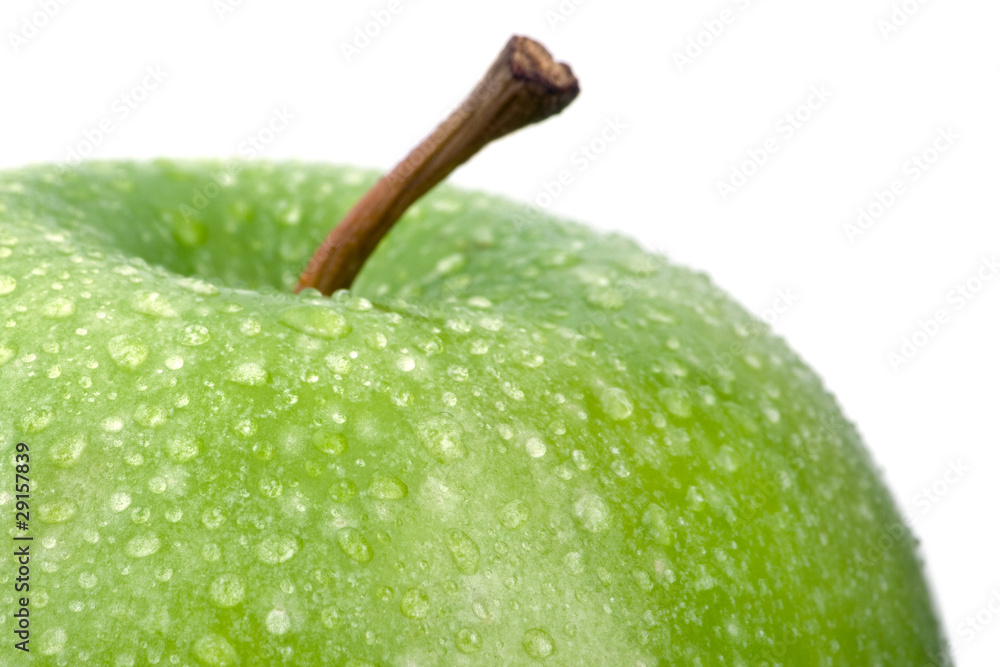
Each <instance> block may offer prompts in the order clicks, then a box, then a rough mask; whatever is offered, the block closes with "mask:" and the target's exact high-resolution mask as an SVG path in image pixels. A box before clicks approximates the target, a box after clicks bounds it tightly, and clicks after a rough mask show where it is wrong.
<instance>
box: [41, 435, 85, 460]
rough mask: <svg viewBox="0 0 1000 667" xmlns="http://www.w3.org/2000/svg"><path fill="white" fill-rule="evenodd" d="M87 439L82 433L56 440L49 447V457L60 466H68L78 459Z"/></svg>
mask: <svg viewBox="0 0 1000 667" xmlns="http://www.w3.org/2000/svg"><path fill="white" fill-rule="evenodd" d="M86 447H87V440H86V438H84V436H82V435H71V436H67V437H65V438H63V439H61V440H58V441H57V442H56V443H55V444H53V445H52V447H51V449H49V458H50V459H51V460H52V462H53V463H54V464H55V465H56V466H58V467H60V468H68V467H69V466H71V465H73V464H74V463H76V462H77V460H79V458H80V455H81V454H83V450H84V449H86Z"/></svg>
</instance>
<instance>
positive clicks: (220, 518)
mask: <svg viewBox="0 0 1000 667" xmlns="http://www.w3.org/2000/svg"><path fill="white" fill-rule="evenodd" d="M225 522H226V515H225V514H224V513H223V512H222V510H220V509H219V508H218V507H215V508H212V509H207V510H205V511H204V512H202V515H201V523H202V525H204V526H205V527H206V528H208V529H209V530H215V529H216V528H218V527H219V526H221V525H222V524H223V523H225Z"/></svg>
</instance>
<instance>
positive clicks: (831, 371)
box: [0, 0, 1000, 665]
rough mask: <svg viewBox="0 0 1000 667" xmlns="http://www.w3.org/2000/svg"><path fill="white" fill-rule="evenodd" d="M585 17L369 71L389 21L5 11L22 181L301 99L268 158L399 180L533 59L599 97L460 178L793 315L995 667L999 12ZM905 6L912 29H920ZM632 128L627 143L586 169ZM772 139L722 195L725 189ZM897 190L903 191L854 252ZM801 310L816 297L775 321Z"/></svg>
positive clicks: (256, 120) (413, 6) (382, 49)
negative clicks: (90, 140)
mask: <svg viewBox="0 0 1000 667" xmlns="http://www.w3.org/2000/svg"><path fill="white" fill-rule="evenodd" d="M576 1H577V3H578V4H574V2H573V0H565V1H564V2H562V3H560V0H551V1H550V2H545V1H544V0H542V1H539V0H535V1H534V2H528V1H527V0H504V2H490V3H486V2H469V1H468V0H464V1H459V0H398V4H397V3H394V4H393V6H394V7H396V8H397V9H398V11H397V13H395V14H394V15H390V16H391V21H389V22H388V25H386V26H384V27H379V28H378V30H377V31H376V30H374V29H372V32H378V34H377V35H376V36H375V37H373V38H371V39H370V40H369V43H368V44H367V45H364V43H363V42H359V44H360V45H361V46H363V48H359V49H358V52H357V53H353V54H351V55H350V56H348V55H347V54H345V50H344V45H345V44H352V42H354V40H355V39H356V37H357V33H356V30H357V29H358V28H361V29H363V28H364V27H365V25H366V23H368V22H369V21H370V20H371V18H372V14H371V12H373V11H376V12H378V11H383V20H384V18H385V16H386V14H385V12H384V10H387V9H388V8H389V7H390V2H389V0H382V1H368V2H336V3H331V2H320V1H319V0H313V1H306V0H282V1H281V2H277V1H275V0H271V1H266V0H243V1H242V2H241V1H240V0H231V1H230V2H226V0H218V1H216V0H172V1H171V2H160V3H144V2H134V1H128V0H90V1H89V2H74V1H71V0H66V1H65V2H59V1H58V0H3V5H2V9H0V32H2V35H3V43H2V44H0V91H2V93H0V94H2V96H3V101H2V103H0V121H2V122H0V167H3V168H7V167H14V166H19V165H23V164H26V163H30V162H40V161H53V160H64V159H66V157H67V155H68V154H69V151H70V150H71V149H73V148H74V147H78V146H79V145H80V144H81V143H86V142H87V136H88V133H89V135H90V136H91V137H98V136H99V135H98V134H95V132H97V131H98V128H99V127H100V124H101V122H102V120H105V119H107V120H108V121H109V122H110V125H109V124H108V122H105V125H104V127H105V129H109V128H110V129H109V131H106V132H105V131H100V135H103V136H100V137H99V138H100V144H99V145H97V146H96V147H93V152H92V156H93V157H101V158H111V157H153V156H161V155H168V156H179V157H196V156H216V157H218V156H228V155H236V154H239V153H240V152H241V145H243V144H244V142H245V141H246V140H247V137H248V136H250V135H256V134H257V133H258V132H260V131H261V130H262V129H263V128H265V127H267V124H268V123H269V122H270V120H271V119H272V118H273V115H274V113H275V109H279V110H280V109H282V108H284V109H286V110H287V111H288V112H290V113H292V114H293V115H294V116H295V118H294V121H293V122H291V123H290V124H289V125H288V127H287V128H286V129H285V130H284V131H282V132H280V133H279V134H278V135H277V137H276V138H275V139H274V140H273V141H272V142H271V143H270V144H268V145H267V146H266V147H264V149H263V150H262V151H261V152H260V157H265V158H289V157H294V158H303V159H309V160H322V161H333V162H342V163H355V164H361V165H365V166H375V167H379V168H389V167H391V166H392V165H393V164H394V163H395V161H397V160H398V159H399V158H401V157H402V156H403V154H404V153H405V151H406V150H407V149H409V148H410V147H411V146H412V145H414V144H415V143H416V142H417V141H418V140H420V139H421V138H422V137H423V136H424V135H425V134H426V133H427V131H428V130H430V129H431V128H432V127H434V125H435V124H436V123H437V122H438V121H439V120H441V119H442V118H443V117H444V116H445V115H446V114H447V113H448V112H449V111H450V110H451V109H452V108H453V106H454V105H455V104H457V103H458V102H459V101H460V99H461V98H462V97H463V96H464V94H465V93H466V92H467V91H468V90H469V89H470V88H471V86H472V85H473V84H474V83H475V82H476V81H477V80H478V78H479V76H480V74H481V73H482V72H483V71H484V69H485V67H486V66H487V65H488V64H489V63H490V62H491V61H492V59H493V58H494V56H495V55H496V53H497V52H498V51H499V49H500V47H501V46H502V45H503V44H504V42H505V41H506V39H507V38H508V37H509V36H510V35H511V34H512V33H523V34H528V35H531V36H534V37H536V38H538V39H540V40H541V41H542V42H543V43H545V44H546V45H547V46H548V47H549V48H550V50H552V51H553V53H554V54H555V55H556V56H557V57H558V58H560V59H563V60H566V61H569V62H570V63H572V65H573V67H574V69H575V71H576V72H577V74H578V75H579V77H580V79H581V81H582V85H583V90H584V92H583V94H582V96H581V97H580V99H579V100H578V101H577V102H576V104H574V105H573V106H572V107H571V108H570V109H569V110H568V111H567V112H565V113H564V114H563V115H562V116H560V117H558V118H556V119H554V120H551V121H549V122H548V123H546V124H545V125H544V126H536V127H533V128H531V129H529V130H526V131H524V132H522V133H520V134H519V135H516V136H514V137H511V138H508V139H506V140H504V141H503V142H502V143H500V144H497V145H496V146H493V147H491V148H489V149H488V150H487V151H485V153H484V154H482V155H481V156H479V157H478V158H477V159H476V160H475V161H474V163H473V164H470V165H469V166H467V167H465V168H462V169H461V170H459V171H458V172H457V173H456V174H455V175H454V177H453V182H455V183H458V184H460V185H463V186H469V187H473V188H481V189H486V190H489V191H493V192H498V193H503V194H506V195H510V196H512V197H515V198H518V199H521V200H535V199H536V198H537V197H538V196H539V195H543V194H544V193H545V192H546V191H545V184H546V183H547V182H551V181H553V180H554V179H555V178H556V176H557V175H558V174H559V172H560V171H563V170H568V171H570V172H571V176H572V184H571V185H570V186H569V187H568V188H566V189H565V192H563V193H562V194H561V195H559V196H558V197H555V198H553V199H552V200H551V201H550V200H546V199H544V198H543V199H542V200H541V203H543V204H545V205H547V206H548V207H549V208H550V209H551V210H552V211H554V212H557V213H560V214H565V215H566V216H569V217H572V218H577V219H580V220H583V221H586V222H589V223H590V224H592V225H594V226H596V227H599V228H602V229H607V230H619V231H621V232H624V233H627V234H629V235H632V236H634V237H637V238H638V239H640V240H641V241H642V242H643V243H644V245H645V246H646V247H647V248H649V249H651V250H654V251H656V252H661V253H664V254H666V255H667V256H669V257H670V258H671V259H672V260H674V261H677V262H680V263H683V264H687V265H690V266H693V267H696V268H699V269H701V270H704V271H706V272H707V273H709V274H710V275H711V276H712V277H713V278H714V279H715V280H716V281H717V283H718V284H720V285H721V286H722V287H723V288H724V289H725V290H726V291H728V292H729V293H731V294H733V295H734V296H735V297H736V298H737V299H738V300H739V301H740V302H742V303H743V304H744V305H745V306H746V307H747V308H749V309H750V310H751V311H753V312H755V313H758V314H761V315H762V316H766V317H767V318H769V319H774V320H775V328H776V330H777V331H778V332H779V333H780V334H782V335H783V336H784V337H786V338H787V339H788V341H789V342H790V344H791V345H792V347H793V348H794V349H796V350H797V351H798V352H799V353H800V354H801V355H802V356H803V357H804V358H805V359H806V360H807V361H808V362H809V363H810V364H811V365H812V366H813V367H814V368H816V369H817V371H818V372H819V373H820V374H821V375H822V376H823V378H824V379H825V381H826V383H827V385H828V386H829V387H830V389H831V390H832V391H833V392H834V394H836V395H837V397H838V398H839V400H840V402H841V404H842V405H843V407H844V410H845V412H846V413H847V415H848V416H849V418H851V419H852V420H854V421H855V422H856V423H857V424H858V426H859V428H860V430H861V432H862V434H863V435H864V437H865V439H866V441H867V443H868V445H869V446H870V448H871V449H872V451H873V452H874V455H875V458H876V460H877V461H878V463H879V464H880V466H881V467H882V468H883V469H884V471H885V478H886V480H887V482H888V484H889V485H890V486H891V487H892V489H893V491H894V492H895V494H896V497H897V499H898V501H899V504H900V506H901V508H902V510H903V512H904V513H905V514H906V515H907V516H908V517H910V518H912V519H913V525H914V527H915V530H916V532H917V533H918V534H919V536H920V538H921V539H922V542H923V550H924V554H925V556H926V558H927V560H928V564H929V571H930V576H931V579H932V581H933V585H934V588H935V590H936V593H937V595H938V598H939V600H940V605H941V612H942V617H943V622H944V623H945V625H946V626H947V628H948V633H949V635H950V637H951V639H952V642H953V644H954V648H955V651H956V653H957V654H958V662H959V664H961V665H988V664H989V665H995V664H996V662H995V660H996V659H997V658H996V656H1000V565H998V564H1000V520H998V518H997V510H998V508H1000V480H998V479H997V472H998V470H1000V465H998V464H1000V447H998V445H1000V442H998V441H1000V436H998V416H1000V390H998V388H997V381H998V379H1000V374H998V371H1000V351H998V346H997V341H998V340H1000V335H998V334H1000V277H994V278H993V280H992V281H986V282H985V283H983V284H982V288H981V289H980V290H979V291H978V292H977V293H976V294H975V295H974V297H973V298H972V299H971V300H965V299H964V298H962V297H960V296H958V295H959V293H958V292H954V291H953V290H956V289H958V288H959V287H960V286H963V285H966V284H967V283H968V282H969V281H970V280H972V283H971V285H969V286H970V288H975V287H976V286H977V283H976V281H975V278H976V274H977V271H979V270H980V269H981V268H983V267H985V266H986V265H984V264H983V262H984V260H988V259H989V258H990V257H997V254H998V253H1000V227H998V224H997V223H998V203H997V198H996V194H995V193H996V190H997V177H998V175H1000V169H998V167H997V158H998V148H1000V123H998V119H1000V95H998V91H997V83H998V74H1000V42H998V40H997V37H996V26H997V25H998V24H1000V3H997V2H995V0H950V1H949V2H943V1H936V2H931V1H929V0H921V2H917V0H906V2H905V3H904V2H903V0H841V1H840V2H802V1H801V0H693V1H689V2H684V3H662V2H653V1H652V0H647V1H645V2H640V1H638V0H615V1H614V2H612V1H611V0H590V1H589V2H588V1H586V0H576ZM894 2H895V3H898V5H899V6H900V8H901V9H903V10H908V12H909V13H906V12H905V11H904V13H902V14H897V15H896V16H895V19H896V24H898V25H894V24H892V23H891V22H890V21H891V20H892V18H893V9H894V4H893V3H894ZM904 5H905V6H904ZM44 6H48V7H49V10H48V11H49V12H50V13H52V14H54V15H53V16H52V17H51V18H48V17H46V16H44V15H43V14H40V12H42V9H41V8H42V7H44ZM560 8H562V12H560ZM724 10H725V11H728V12H729V14H726V15H725V18H727V19H728V20H729V22H728V23H727V24H719V23H713V21H714V20H716V19H718V18H719V17H720V16H722V12H723V11H724ZM904 19H905V20H904ZM880 21H881V22H883V23H882V24H881V26H880ZM26 22H27V23H26ZM706 22H707V23H706ZM32 23H34V24H36V25H39V26H41V27H40V28H39V29H37V30H36V29H34V26H32V25H30V24H32ZM706 26H708V27H706ZM370 27H371V26H370ZM710 27H714V29H715V32H716V33H718V34H716V35H712V34H711V32H709V28H710ZM12 35H13V36H15V37H12ZM689 40H693V41H694V42H695V43H697V42H698V41H699V40H700V41H701V43H702V44H703V45H704V46H703V47H702V48H701V52H700V53H699V52H698V50H697V49H696V48H695V47H691V46H690V45H691V43H692V42H691V41H689ZM689 47H690V49H691V50H690V51H688V49H689ZM355 48H357V47H355ZM686 51H687V53H688V55H689V56H690V62H681V61H679V60H678V56H679V54H684V53H685V52H686ZM147 68H153V69H154V71H155V69H156V68H159V69H160V70H161V71H162V73H163V75H162V80H161V81H159V82H157V81H156V80H155V79H154V78H152V77H149V76H148V75H147V74H146V72H147ZM144 85H145V89H143V86H144ZM137 86H138V87H139V89H138V90H135V89H136V87H137ZM824 88H825V90H826V91H828V92H829V94H830V96H829V98H828V99H826V100H825V101H822V102H821V101H820V99H819V98H817V97H814V98H812V100H811V101H812V103H813V106H814V107H816V108H815V109H812V110H810V109H808V107H801V105H803V104H807V103H808V102H809V101H810V95H811V92H810V91H811V90H817V89H824ZM132 91H134V92H132ZM123 94H124V95H127V96H130V97H131V98H132V100H133V102H134V106H135V108H134V109H130V108H128V106H127V105H126V104H125V101H123V100H121V99H120V97H121V96H122V95H123ZM139 98H144V99H142V101H141V102H139V101H137V100H138V99H139ZM800 107H801V108H800ZM125 109H128V117H127V118H126V117H124V110H125ZM796 111H798V112H799V113H800V118H802V119H803V120H802V122H801V123H798V125H799V127H797V128H795V131H794V133H792V132H791V130H788V129H787V128H788V127H790V126H789V125H788V124H783V118H784V117H785V115H786V114H788V113H793V114H794V113H795V112H796ZM806 116H808V118H807V119H806ZM609 121H611V122H617V123H618V124H619V125H624V129H623V130H622V131H621V133H620V135H619V136H617V137H616V138H615V141H614V142H612V143H611V144H610V145H607V146H606V147H604V148H605V150H603V152H602V153H601V154H600V155H599V156H598V155H595V156H594V159H587V158H583V157H582V153H579V152H578V150H579V148H580V146H586V145H589V144H591V142H594V141H595V140H599V138H600V137H601V133H602V131H603V130H604V128H605V127H606V125H607V123H608V122H609ZM949 128H950V132H951V134H952V135H953V139H952V140H951V145H948V146H947V147H948V150H947V151H945V152H940V153H936V151H935V149H934V148H933V147H934V141H935V137H936V136H938V132H939V131H944V132H946V133H947V132H948V130H949ZM954 135H957V138H954ZM768 139H774V140H775V142H776V143H775V144H767V143H766V142H767V140H768ZM768 145H769V146H770V147H771V148H772V149H773V148H775V147H777V150H776V152H772V153H771V154H769V155H768V156H767V157H768V159H767V161H766V162H765V163H764V164H763V166H761V167H759V168H757V169H756V170H755V173H753V174H752V175H751V176H749V177H748V178H747V179H746V183H745V184H743V185H741V187H739V188H737V189H736V192H735V193H730V196H728V198H726V200H725V201H724V200H723V196H722V195H721V194H720V192H719V187H718V185H719V183H720V182H727V181H729V179H730V178H731V176H732V172H733V169H734V167H740V165H741V163H742V162H743V161H745V160H747V159H748V153H747V151H751V152H754V151H757V152H758V158H759V157H760V154H759V150H760V149H762V148H765V147H766V146H768ZM945 146H946V144H945V143H943V142H939V143H938V147H939V148H942V147H945ZM84 148H86V147H84ZM600 148H602V147H601V145H600V141H597V144H596V145H595V149H600ZM925 150H929V151H930V154H929V155H928V157H929V158H934V157H936V158H937V159H936V161H935V162H934V163H933V164H931V165H928V168H927V169H926V170H923V169H920V168H919V167H917V170H918V172H919V178H917V179H914V178H913V176H912V175H913V174H916V173H917V172H913V171H912V168H913V167H914V166H915V163H912V162H909V163H908V161H909V160H911V159H912V158H913V157H914V156H920V155H921V154H922V153H924V151H925ZM935 153H936V154H935ZM584 164H586V166H587V167H588V168H587V169H586V170H585V171H581V168H582V167H583V166H584ZM753 166H754V165H752V164H748V165H747V167H746V170H747V171H750V170H751V169H752V167H753ZM897 179H898V180H899V181H901V185H902V186H903V187H904V188H905V191H904V192H903V194H902V195H900V196H897V197H896V198H895V201H894V202H893V203H892V204H891V205H890V206H889V207H888V209H887V210H886V211H885V212H884V214H883V215H881V217H879V218H878V219H877V220H874V221H873V222H872V223H871V224H870V225H868V227H867V229H864V230H861V229H860V228H859V231H860V233H856V234H854V235H853V236H852V235H849V234H848V232H847V230H846V228H845V227H846V226H847V225H850V224H851V223H854V222H855V221H856V218H857V216H858V208H859V207H862V206H864V207H869V206H871V205H873V204H874V203H877V201H878V200H877V194H876V193H878V192H880V191H886V190H887V189H889V188H890V186H891V184H892V182H893V181H894V180H897ZM883 199H886V196H885V195H884V194H883ZM852 241H853V242H852ZM782 293H784V294H786V295H791V298H790V299H788V300H790V301H792V304H793V305H792V306H791V307H790V308H788V309H786V312H784V313H782V314H780V315H777V316H776V317H774V316H775V315H776V314H775V313H773V312H770V311H769V310H768V309H769V308H771V306H772V304H773V303H774V302H775V300H776V299H780V295H781V294H782ZM960 302H961V305H962V307H961V308H960V307H959V303H960ZM938 310H942V311H943V313H944V315H945V316H946V317H947V321H946V322H945V323H944V324H943V325H941V326H939V327H938V329H937V331H936V332H935V335H934V336H932V337H926V338H925V337H921V336H917V338H918V339H919V340H918V342H920V343H923V345H922V346H921V347H920V348H919V350H917V353H916V354H915V356H913V358H912V359H908V360H907V361H906V363H904V364H902V365H898V364H897V365H896V367H894V365H893V363H892V362H891V360H890V357H889V355H890V353H893V352H896V353H901V350H902V347H903V342H904V337H905V338H910V339H912V337H913V336H914V334H915V333H917V332H920V324H921V321H926V320H928V319H930V318H932V317H933V316H934V314H935V311H938ZM910 352H911V353H912V352H913V350H910ZM949 470H959V471H960V472H959V473H955V472H951V473H949ZM925 491H930V493H931V496H924V497H923V499H922V500H920V499H918V495H919V494H922V493H923V492H925ZM991 600H993V602H992V610H991V608H990V603H991ZM977 614H978V615H979V621H977V622H975V624H970V622H969V620H968V619H969V617H972V618H975V617H976V615H977ZM979 623H983V625H982V626H980V625H979Z"/></svg>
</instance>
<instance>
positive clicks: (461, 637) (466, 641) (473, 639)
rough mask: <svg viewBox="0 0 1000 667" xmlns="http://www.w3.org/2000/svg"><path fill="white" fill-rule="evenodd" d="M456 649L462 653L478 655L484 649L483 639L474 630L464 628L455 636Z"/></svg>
mask: <svg viewBox="0 0 1000 667" xmlns="http://www.w3.org/2000/svg"><path fill="white" fill-rule="evenodd" d="M455 648H457V649H458V650H459V651H461V652H462V653H478V652H479V650H480V649H482V648H483V638H482V637H480V636H479V633H478V632H476V631H475V630H473V629H472V628H462V629H461V630H459V631H458V634H456V635H455Z"/></svg>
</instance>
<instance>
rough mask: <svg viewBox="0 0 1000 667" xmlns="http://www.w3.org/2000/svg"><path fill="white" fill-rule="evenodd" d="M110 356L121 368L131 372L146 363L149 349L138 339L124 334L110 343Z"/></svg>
mask: <svg viewBox="0 0 1000 667" xmlns="http://www.w3.org/2000/svg"><path fill="white" fill-rule="evenodd" d="M108 354H110V355H111V360H112V361H114V362H115V364H117V365H118V366H119V367H120V368H124V369H125V370H130V371H131V370H135V369H136V368H138V367H139V366H141V365H142V363H143V362H144V361H146V357H148V356H149V348H148V347H146V345H145V344H144V343H143V342H142V340H141V339H139V338H138V337H136V336H132V335H129V334H122V335H121V336H115V337H114V338H112V339H111V340H110V341H108Z"/></svg>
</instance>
